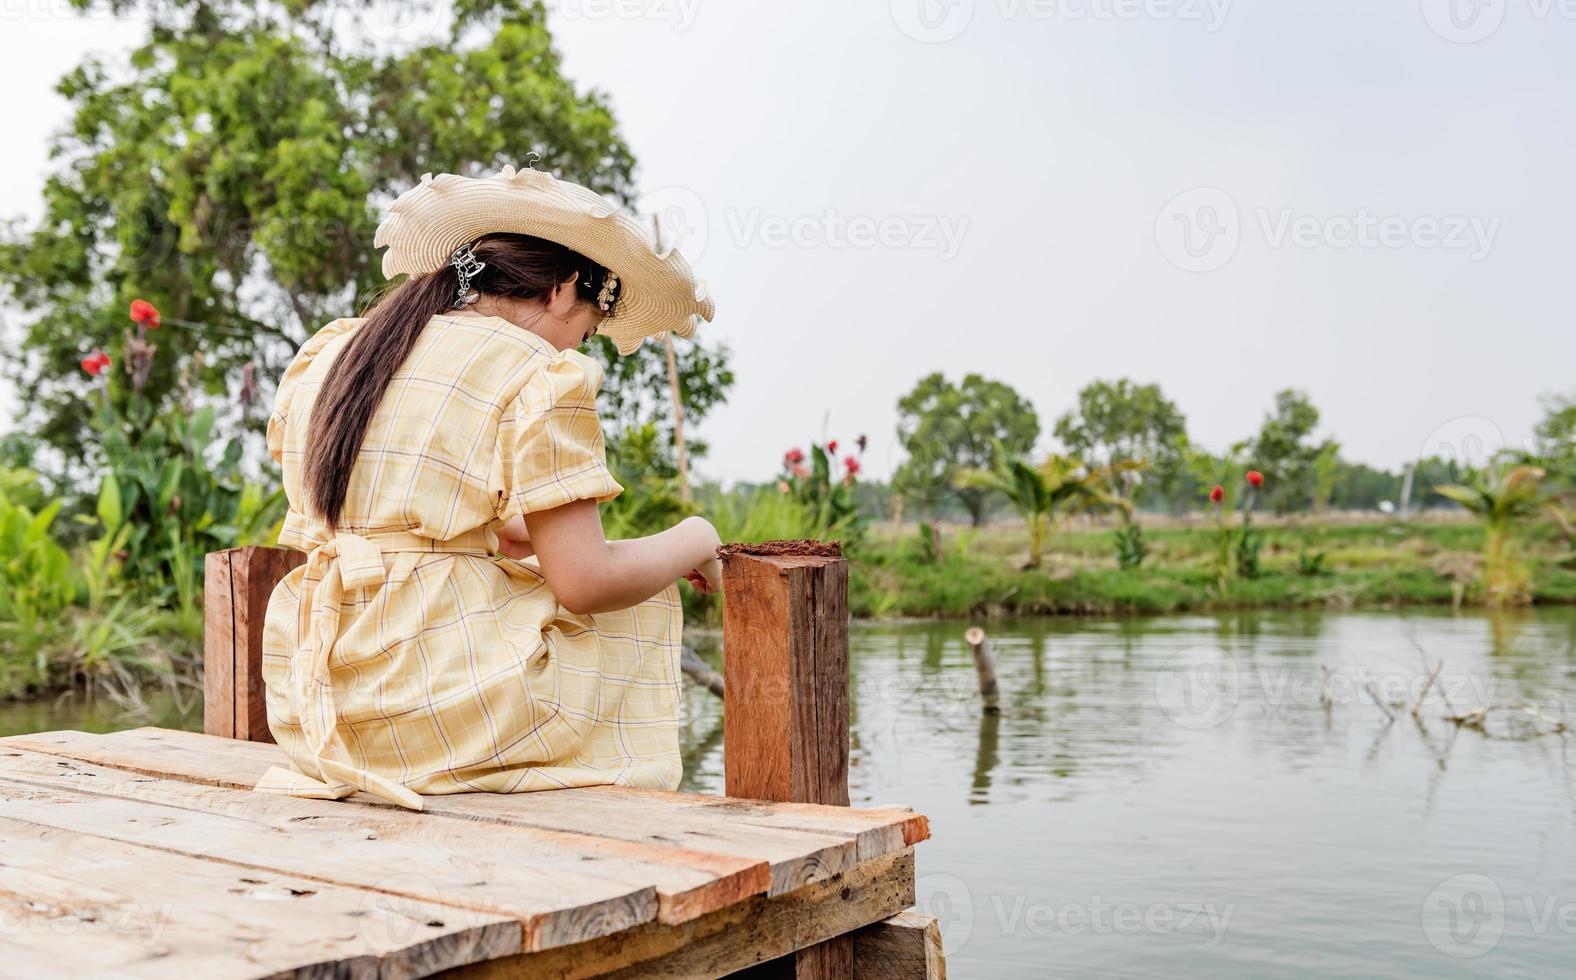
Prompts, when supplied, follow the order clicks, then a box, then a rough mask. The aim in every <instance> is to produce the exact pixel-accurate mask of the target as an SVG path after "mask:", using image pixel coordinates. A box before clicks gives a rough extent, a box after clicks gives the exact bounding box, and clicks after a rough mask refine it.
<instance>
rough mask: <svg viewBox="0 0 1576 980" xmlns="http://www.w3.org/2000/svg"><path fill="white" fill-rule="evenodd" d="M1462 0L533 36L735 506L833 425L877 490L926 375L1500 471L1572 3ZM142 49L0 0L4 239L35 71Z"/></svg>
mask: <svg viewBox="0 0 1576 980" xmlns="http://www.w3.org/2000/svg"><path fill="white" fill-rule="evenodd" d="M1473 2H1474V0H1406V2H1396V3H1373V2H1372V0H1323V2H1320V3H1287V2H1285V0H1235V2H1232V0H796V2H794V3H792V4H788V3H782V2H780V0H778V2H764V0H762V2H755V0H726V2H723V0H564V2H560V3H556V4H554V5H553V7H552V9H553V11H554V13H553V16H552V24H553V27H554V31H555V35H556V37H557V39H558V43H559V45H560V48H561V50H562V51H563V53H564V57H565V67H566V70H567V71H568V73H569V75H570V76H571V77H572V78H574V79H575V80H576V81H577V82H579V83H580V84H582V85H590V86H596V87H598V88H600V89H602V90H604V91H605V92H607V93H608V94H609V95H610V97H611V99H612V102H613V105H614V109H615V113H616V115H617V118H618V119H619V121H620V122H621V124H622V126H623V131H624V134H625V136H626V137H627V139H628V140H629V142H630V144H631V146H632V147H633V149H634V151H635V153H636V155H637V157H638V158H639V160H640V167H639V170H638V171H637V180H638V183H639V186H640V187H641V188H642V189H643V190H644V191H646V192H647V193H648V203H649V204H650V206H651V207H652V209H657V210H662V211H663V212H664V213H665V214H667V215H668V220H667V227H668V228H669V229H670V231H672V232H673V233H674V234H679V233H680V231H679V229H680V228H681V227H683V228H686V229H687V230H686V231H684V232H683V238H682V242H681V248H682V249H683V250H684V251H686V252H687V253H694V252H696V251H697V249H698V250H699V251H698V254H696V255H695V256H694V258H695V264H696V266H697V268H698V270H699V271H700V273H701V275H702V276H703V278H705V279H706V281H707V282H708V284H709V285H710V287H711V289H712V291H713V293H714V294H715V295H716V296H717V299H718V307H719V313H718V317H717V322H716V323H715V324H713V325H712V326H711V327H710V328H709V329H710V334H711V336H713V337H720V338H725V339H726V340H727V341H728V342H729V343H730V344H731V346H732V347H733V350H734V354H735V359H734V363H735V366H736V369H737V374H738V385H737V387H736V389H735V391H734V393H733V395H732V398H731V400H730V402H729V404H728V406H727V407H726V408H725V409H724V410H723V411H721V412H720V413H719V414H718V415H717V416H716V417H715V418H714V419H712V420H711V421H709V422H708V423H707V424H706V426H705V430H704V434H705V435H706V437H707V438H709V439H710V440H711V442H712V446H713V450H712V453H711V456H710V457H709V458H708V459H707V460H706V461H705V462H704V464H703V467H702V469H703V471H704V472H706V473H708V474H710V475H714V476H718V477H723V478H726V479H735V478H746V479H748V478H754V479H760V478H764V477H765V476H766V475H768V474H769V473H770V472H772V471H774V470H775V468H776V466H777V462H778V460H779V459H780V456H781V453H782V450H783V449H784V448H786V447H787V446H789V445H792V444H795V443H801V444H802V443H803V442H805V441H806V440H807V439H810V438H813V437H819V436H820V435H821V434H822V431H823V420H824V419H829V426H828V428H827V431H828V432H829V433H830V434H831V435H833V436H839V437H841V438H843V439H845V440H847V439H851V438H852V437H853V436H855V435H857V434H858V433H860V432H867V433H868V434H869V435H870V437H871V453H870V457H869V459H868V463H869V466H870V469H871V470H872V471H873V472H874V473H875V474H876V475H885V474H886V473H887V472H888V471H889V470H890V468H891V465H892V463H893V462H894V461H895V460H896V459H897V452H896V450H895V447H894V445H893V442H894V439H893V425H894V420H895V411H894V405H895V402H896V400H897V398H898V397H899V395H900V394H901V393H902V392H903V391H905V390H906V389H907V388H909V387H910V386H911V385H912V384H913V383H914V381H915V380H916V379H917V378H918V377H920V376H921V375H923V374H925V373H927V372H929V371H932V370H935V369H938V368H940V369H943V370H945V371H946V372H947V373H948V374H949V376H951V377H953V378H957V377H960V376H961V375H962V374H963V373H964V372H968V371H979V372H982V373H985V374H987V375H989V376H991V377H995V378H999V379H1001V380H1004V381H1007V382H1009V383H1011V384H1012V385H1014V386H1015V387H1017V388H1018V389H1019V390H1020V391H1022V392H1023V393H1024V394H1025V395H1027V396H1028V397H1029V398H1030V399H1031V400H1032V401H1033V402H1034V403H1035V405H1036V406H1037V407H1038V409H1039V411H1040V413H1041V419H1042V424H1043V427H1044V428H1045V429H1047V430H1049V428H1050V427H1051V425H1052V424H1053V422H1054V419H1055V417H1056V416H1057V415H1058V414H1060V413H1061V412H1062V411H1063V410H1065V409H1066V408H1067V407H1068V406H1069V405H1071V403H1072V401H1073V397H1074V394H1075V392H1076V391H1077V389H1078V388H1079V387H1080V386H1081V385H1083V384H1084V383H1086V382H1087V381H1089V380H1091V379H1093V378H1097V377H1115V376H1122V375H1126V376H1130V377H1132V378H1134V379H1136V380H1139V381H1159V382H1160V383H1161V385H1162V386H1163V387H1164V388H1165V390H1166V392H1167V393H1168V394H1169V395H1170V396H1171V397H1172V398H1173V399H1175V400H1176V401H1177V402H1178V403H1179V405H1180V406H1181V408H1182V409H1183V411H1184V412H1185V413H1186V414H1187V416H1188V421H1189V427H1190V430H1191V432H1192V434H1193V435H1194V437H1195V439H1197V440H1198V441H1200V442H1202V443H1204V444H1206V445H1212V446H1220V445H1224V444H1226V443H1228V442H1230V441H1233V440H1235V439H1238V438H1242V437H1244V436H1246V435H1248V434H1249V433H1250V432H1251V431H1253V430H1254V429H1256V428H1257V426H1258V423H1259V421H1260V418H1261V416H1262V414H1263V412H1264V410H1265V409H1266V408H1267V407H1268V406H1269V404H1270V401H1271V398H1272V396H1273V393H1274V392H1275V391H1276V390H1277V389H1279V388H1282V387H1287V386H1295V387H1301V388H1305V389H1307V390H1308V391H1309V392H1310V393H1311V394H1312V396H1313V399H1314V401H1315V403H1316V404H1317V405H1318V406H1319V407H1320V408H1321V409H1322V410H1323V412H1324V429H1325V430H1326V431H1327V432H1328V433H1329V434H1331V435H1334V436H1335V437H1336V438H1338V439H1339V440H1340V441H1341V442H1342V443H1343V444H1344V445H1345V447H1346V453H1347V455H1348V456H1349V457H1350V458H1353V459H1356V460H1361V461H1366V462H1371V463H1374V464H1378V465H1385V466H1395V465H1398V464H1399V463H1401V462H1402V461H1404V460H1405V459H1407V458H1410V457H1413V456H1415V455H1416V454H1417V453H1418V452H1419V451H1420V450H1424V449H1426V450H1427V451H1428V452H1430V453H1432V452H1437V451H1440V445H1441V444H1442V443H1445V444H1450V445H1455V446H1461V445H1464V444H1469V443H1470V440H1472V439H1474V438H1475V439H1479V440H1482V441H1484V442H1487V443H1494V442H1496V441H1506V442H1511V443H1520V442H1522V441H1524V440H1525V439H1526V438H1528V437H1529V436H1530V433H1531V430H1532V426H1533V425H1534V423H1535V422H1536V420H1537V419H1538V417H1539V415H1540V410H1539V407H1538V404H1537V396H1538V395H1539V394H1541V393H1546V392H1556V391H1570V390H1571V389H1573V388H1576V371H1573V367H1576V330H1572V328H1571V323H1570V318H1571V312H1570V311H1571V305H1572V304H1571V291H1570V286H1569V284H1570V282H1571V281H1572V280H1573V276H1572V272H1571V269H1570V264H1571V260H1572V254H1573V253H1572V250H1571V248H1570V244H1569V243H1570V240H1571V237H1572V229H1573V223H1576V189H1573V182H1572V180H1571V174H1573V173H1576V131H1573V128H1572V126H1571V123H1570V112H1571V106H1572V96H1573V94H1576V60H1573V59H1572V58H1571V57H1570V53H1571V52H1572V51H1573V50H1576V10H1573V11H1565V12H1562V10H1561V8H1560V6H1559V4H1558V2H1556V0H1478V2H1479V6H1478V7H1476V8H1474V6H1473ZM1452 3H1454V4H1457V7H1456V8H1452V7H1451V4H1452ZM1474 11H1475V13H1476V18H1477V19H1476V20H1474V19H1473V18H1472V15H1473V13H1474ZM921 15H925V16H924V17H922V16H921ZM1452 15H1454V16H1453V18H1452ZM140 30H141V28H140V26H139V25H137V24H135V23H132V24H126V23H121V24H116V23H114V22H112V21H110V20H109V19H108V18H105V17H102V16H100V17H97V18H90V19H88V20H87V21H85V22H84V21H82V20H80V19H78V18H75V17H72V16H69V15H66V14H65V13H64V10H63V4H59V5H56V4H53V3H51V2H49V0H12V2H10V3H5V4H0V84H3V85H4V90H5V91H6V93H7V108H6V111H5V118H6V124H7V133H8V137H9V139H8V140H7V149H6V151H5V153H4V155H3V156H0V215H15V214H25V215H36V213H37V192H38V188H39V186H40V182H41V180H42V175H43V173H44V172H45V167H46V162H47V161H46V156H45V140H46V138H47V136H48V134H49V133H50V132H51V131H53V130H55V129H56V128H58V127H59V126H61V125H63V124H64V122H65V121H66V115H65V106H64V103H63V102H62V101H61V100H59V99H58V98H56V97H55V96H54V95H53V94H52V92H50V87H51V86H52V84H53V82H54V80H55V79H56V78H57V77H58V76H59V75H60V74H61V73H62V72H64V71H65V70H67V69H68V68H69V67H71V66H72V65H73V64H75V63H76V62H77V61H78V60H79V58H80V57H81V55H82V53H83V52H84V51H85V50H87V49H90V48H97V49H111V50H113V49H114V48H116V47H117V46H122V45H125V44H126V43H127V42H128V38H131V37H135V35H136V33H137V32H139V31H140ZM953 35H955V36H953ZM1480 35H1482V37H1481V39H1480V40H1476V41H1475V42H1474V43H1463V42H1466V41H1468V40H1470V39H1472V38H1475V37H1478V36H1480ZM444 164H445V162H444V161H434V169H444ZM1198 188H1205V189H1203V190H1196V189H1198ZM1184 192H1191V193H1184ZM1179 195H1180V196H1179ZM1211 231H1215V232H1218V233H1217V234H1210V232H1211ZM1190 249H1191V251H1189V250H1190ZM1189 269H1191V270H1198V271H1187V270H1189Z"/></svg>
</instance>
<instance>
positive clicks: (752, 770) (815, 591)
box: [723, 554, 848, 806]
mask: <svg viewBox="0 0 1576 980" xmlns="http://www.w3.org/2000/svg"><path fill="white" fill-rule="evenodd" d="M723 594H724V596H725V597H726V598H725V600H724V603H725V606H724V610H723V658H724V670H723V675H724V677H726V678H727V684H728V701H727V707H726V709H725V710H724V712H723V753H724V760H725V763H726V783H727V792H728V795H729V796H733V797H746V798H753V799H762V800H777V801H794V802H799V803H824V804H831V805H838V806H847V805H848V566H847V564H846V563H845V562H844V561H843V560H842V559H841V558H798V557H795V558H785V557H774V556H758V555H746V554H735V555H731V556H729V558H728V560H727V562H726V564H725V565H724V566H723Z"/></svg>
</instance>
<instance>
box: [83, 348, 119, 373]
mask: <svg viewBox="0 0 1576 980" xmlns="http://www.w3.org/2000/svg"><path fill="white" fill-rule="evenodd" d="M112 363H113V362H112V361H111V360H110V359H109V355H108V354H106V353H104V352H103V351H101V350H96V351H94V352H93V353H91V354H89V355H88V356H87V357H84V358H83V359H82V370H84V371H86V372H87V373H88V376H89V377H94V378H96V377H98V376H99V375H100V374H103V373H104V369H105V368H107V367H109V366H110V364H112Z"/></svg>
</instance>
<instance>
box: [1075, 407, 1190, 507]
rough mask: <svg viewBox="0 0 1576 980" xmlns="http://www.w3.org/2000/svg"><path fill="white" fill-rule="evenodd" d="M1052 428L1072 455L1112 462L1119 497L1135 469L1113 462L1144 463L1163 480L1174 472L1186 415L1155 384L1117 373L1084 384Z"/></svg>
mask: <svg viewBox="0 0 1576 980" xmlns="http://www.w3.org/2000/svg"><path fill="white" fill-rule="evenodd" d="M1055 431H1056V438H1058V439H1060V440H1061V442H1062V445H1064V446H1066V447H1067V450H1068V452H1070V453H1071V454H1072V455H1074V456H1077V457H1079V458H1080V459H1083V460H1085V461H1087V462H1089V463H1090V464H1092V465H1096V466H1104V467H1114V468H1115V472H1117V473H1118V475H1119V478H1118V481H1117V490H1118V492H1119V493H1120V494H1121V496H1122V497H1123V498H1124V499H1125V498H1127V497H1129V496H1131V491H1132V489H1133V486H1134V485H1135V481H1134V480H1133V479H1132V477H1133V475H1135V472H1136V471H1135V470H1134V469H1132V468H1130V467H1120V466H1119V465H1118V464H1121V463H1128V462H1141V463H1147V464H1149V465H1150V466H1151V467H1152V472H1153V473H1154V474H1155V475H1156V477H1157V478H1158V479H1159V480H1160V481H1161V482H1162V483H1166V484H1167V485H1169V484H1170V483H1171V482H1172V481H1173V478H1174V477H1175V476H1176V475H1177V474H1178V473H1179V472H1180V467H1179V466H1177V465H1176V462H1177V461H1176V457H1177V456H1178V455H1179V454H1180V453H1181V452H1182V450H1183V448H1184V447H1185V446H1186V441H1187V418H1186V417H1185V416H1184V415H1183V414H1182V411H1181V410H1180V409H1178V408H1177V406H1176V404H1175V403H1174V402H1172V401H1171V400H1170V399H1168V398H1167V397H1166V396H1165V394H1164V393H1163V392H1162V391H1161V390H1160V386H1159V385H1158V384H1146V385H1140V384H1135V383H1134V382H1133V381H1132V380H1130V379H1128V378H1118V379H1117V380H1115V381H1094V382H1091V383H1090V384H1087V385H1085V386H1084V387H1083V389H1082V390H1081V391H1079V392H1078V405H1077V407H1076V408H1075V409H1073V410H1072V411H1070V412H1068V413H1067V414H1065V415H1063V416H1062V417H1061V418H1060V419H1058V420H1057V421H1056V430H1055ZM1140 485H1141V484H1140Z"/></svg>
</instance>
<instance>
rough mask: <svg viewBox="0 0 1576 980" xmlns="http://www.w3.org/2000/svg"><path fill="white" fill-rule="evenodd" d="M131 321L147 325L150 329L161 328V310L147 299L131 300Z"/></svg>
mask: <svg viewBox="0 0 1576 980" xmlns="http://www.w3.org/2000/svg"><path fill="white" fill-rule="evenodd" d="M131 322H132V323H136V324H140V325H141V326H144V327H147V328H148V329H149V330H157V329H159V311H158V309H157V308H156V307H155V306H154V305H153V304H152V303H150V302H148V301H147V300H145V299H134V300H132V301H131Z"/></svg>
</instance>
